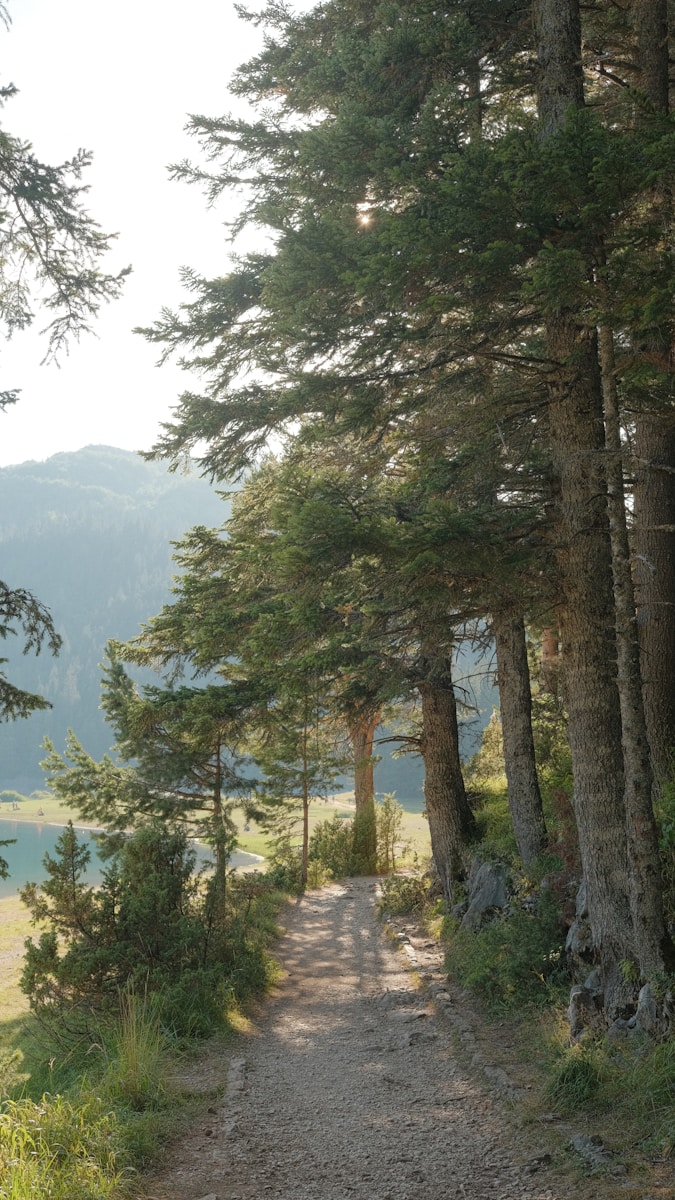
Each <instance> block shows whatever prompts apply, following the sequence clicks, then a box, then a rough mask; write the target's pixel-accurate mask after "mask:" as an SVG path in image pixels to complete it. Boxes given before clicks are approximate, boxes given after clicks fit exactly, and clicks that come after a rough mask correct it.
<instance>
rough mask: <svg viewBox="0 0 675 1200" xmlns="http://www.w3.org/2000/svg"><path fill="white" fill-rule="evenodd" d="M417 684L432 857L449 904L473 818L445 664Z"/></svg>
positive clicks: (438, 664)
mask: <svg viewBox="0 0 675 1200" xmlns="http://www.w3.org/2000/svg"><path fill="white" fill-rule="evenodd" d="M425 676H426V678H425V679H424V680H423V681H422V682H420V683H419V684H418V689H419V693H420V696H421V698H422V737H421V742H420V751H421V754H422V758H423V760H424V772H425V774H424V797H425V805H426V812H427V819H428V821H429V834H430V837H431V852H432V855H433V859H434V864H435V866H436V870H437V871H438V874H439V876H440V879H441V884H442V887H443V895H444V896H445V899H446V901H447V902H448V904H450V903H452V901H453V890H454V882H455V881H456V880H457V879H459V878H462V877H463V875H464V873H465V866H466V863H465V850H466V845H467V841H468V838H469V837H470V836H471V832H472V830H473V825H474V819H473V814H472V812H471V809H470V807H469V802H468V799H467V795H466V789H465V787H464V777H463V775H462V766H461V762H460V757H459V729H458V725H457V704H456V701H455V693H454V689H453V686H452V668H451V664H450V661H449V660H448V659H443V660H442V661H441V662H435V663H434V664H433V667H432V668H429V669H427V670H426V671H425Z"/></svg>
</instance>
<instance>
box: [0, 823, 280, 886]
mask: <svg viewBox="0 0 675 1200" xmlns="http://www.w3.org/2000/svg"><path fill="white" fill-rule="evenodd" d="M62 829H63V826H61V825H48V824H46V823H41V824H33V823H32V822H22V821H10V820H6V819H1V820H0V841H4V840H5V839H9V838H16V843H15V844H14V845H13V846H0V856H2V858H4V859H5V861H6V862H7V864H8V866H9V879H0V899H2V897H4V896H14V895H15V894H16V891H17V889H18V888H21V887H23V886H24V884H26V883H41V882H42V881H43V880H44V879H46V877H47V875H46V871H45V869H44V867H43V865H42V860H43V858H44V856H45V854H51V855H52V856H53V854H54V848H55V845H56V839H57V838H58V837H59V835H60V834H61V832H62ZM75 829H76V830H77V834H78V838H79V840H80V841H84V842H86V843H87V844H89V845H90V847H91V862H90V863H89V866H88V868H87V876H86V882H87V883H89V884H91V885H92V886H95V885H96V884H97V883H100V881H101V870H100V863H99V860H98V858H97V856H96V844H95V842H94V841H92V838H91V835H90V834H89V832H88V830H86V829H79V828H78V826H77V825H76V826H75ZM199 857H200V858H207V857H208V852H207V851H205V850H203V849H202V848H201V847H200V849H199ZM259 861H260V860H259V859H258V857H257V856H256V855H254V854H244V852H243V851H239V852H237V853H236V854H233V855H232V858H231V859H230V865H231V866H233V867H242V866H246V865H248V864H251V863H256V862H259Z"/></svg>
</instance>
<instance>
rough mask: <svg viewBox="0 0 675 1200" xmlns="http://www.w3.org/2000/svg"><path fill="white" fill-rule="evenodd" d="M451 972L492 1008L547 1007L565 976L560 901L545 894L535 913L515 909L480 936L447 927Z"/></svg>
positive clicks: (453, 923)
mask: <svg viewBox="0 0 675 1200" xmlns="http://www.w3.org/2000/svg"><path fill="white" fill-rule="evenodd" d="M444 935H445V938H446V940H447V941H448V949H447V953H446V966H447V969H448V972H449V973H450V974H451V975H453V976H454V978H455V979H457V981H458V982H459V983H460V984H461V985H462V986H463V987H466V988H467V989H468V990H469V991H471V992H473V993H474V994H475V995H476V996H478V998H479V999H480V1000H481V1001H482V1002H483V1003H484V1004H485V1005H486V1006H487V1007H488V1008H489V1009H493V1010H495V1009H502V1010H504V1009H513V1008H515V1007H517V1006H519V1005H523V1004H525V1005H531V1004H533V1003H539V1004H543V1003H545V1002H546V1001H547V1000H548V999H549V998H550V991H551V984H552V982H553V981H554V980H555V979H556V978H561V977H562V975H563V974H564V966H563V958H562V956H563V943H564V934H563V927H562V924H561V920H560V914H559V910H558V907H557V904H556V902H555V898H554V897H553V896H551V895H550V894H549V893H547V892H544V893H542V895H541V896H540V897H539V900H538V903H537V905H536V907H535V909H534V911H528V910H525V909H516V910H515V911H514V912H511V913H509V914H508V915H507V916H504V917H502V918H500V919H497V920H495V921H493V922H492V923H491V924H489V925H486V926H485V927H484V928H483V929H480V930H478V931H477V932H475V931H473V930H470V929H463V928H461V926H459V925H458V924H457V923H456V922H450V921H449V920H448V921H446V923H445V928H444Z"/></svg>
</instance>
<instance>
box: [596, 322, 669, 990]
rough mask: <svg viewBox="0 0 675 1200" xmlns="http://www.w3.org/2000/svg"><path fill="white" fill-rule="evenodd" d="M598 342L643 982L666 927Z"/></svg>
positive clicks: (621, 502)
mask: <svg viewBox="0 0 675 1200" xmlns="http://www.w3.org/2000/svg"><path fill="white" fill-rule="evenodd" d="M599 338H600V364H601V371H602V394H603V404H604V414H605V438H606V444H607V465H606V472H607V492H608V512H609V526H610V541H611V548H612V572H613V578H614V604H615V610H616V642H617V682H618V687H619V701H620V707H621V728H622V746H623V766H624V805H625V809H626V831H627V839H628V859H629V864H630V900H631V915H632V919H633V931H634V935H635V943H636V951H637V955H638V963H639V966H640V971H641V973H642V975H643V976H644V977H647V978H649V977H650V976H653V975H654V974H656V973H658V972H661V971H663V970H664V967H665V962H664V950H665V949H667V947H666V926H665V921H664V916H663V895H662V889H661V863H660V858H659V845H658V835H657V831H656V821H655V820H654V810H653V808H652V768H651V762H650V754H649V742H648V738H647V725H646V721H645V710H644V705H643V700H642V681H641V678H640V653H639V647H638V636H637V625H636V616H635V595H634V589H633V577H632V572H631V560H630V547H629V541H628V527H627V523H626V499H625V493H624V479H623V457H622V445H621V428H620V419H619V401H618V395H617V387H616V373H615V362H614V339H613V335H612V331H611V329H610V328H609V326H608V325H606V324H605V325H603V326H602V327H601V329H600V331H599ZM671 949H672V948H671Z"/></svg>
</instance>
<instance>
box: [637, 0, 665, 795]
mask: <svg viewBox="0 0 675 1200" xmlns="http://www.w3.org/2000/svg"><path fill="white" fill-rule="evenodd" d="M631 20H632V23H633V29H634V32H635V40H636V59H637V65H638V71H639V76H638V87H639V89H640V92H642V94H643V95H644V96H645V97H646V98H647V100H648V101H649V104H650V106H651V113H650V112H646V113H645V112H644V110H643V109H642V108H641V107H638V110H637V115H638V118H639V119H642V120H643V121H644V120H649V119H650V116H651V115H652V113H656V114H663V115H664V116H665V115H667V114H668V110H669V94H668V72H669V61H668V60H669V53H668V51H669V44H668V8H667V0H632V3H631ZM652 207H653V211H654V218H655V220H657V221H659V223H660V224H661V225H662V227H663V229H664V231H665V230H666V228H667V226H668V225H669V224H670V223H671V221H672V194H671V191H670V189H669V188H668V186H667V185H664V184H659V185H657V187H656V189H655V192H654V195H653V197H652ZM667 341H668V338H667V335H666V338H665V339H664V341H663V342H662V344H661V354H662V356H663V362H662V367H663V368H664V369H665V370H666V371H667V370H668V369H669V367H671V366H672V361H673V359H675V354H674V353H673V349H674V348H673V339H672V337H671V344H670V346H669V345H668V344H667ZM654 351H655V347H652V348H651V351H650V353H652V354H653V353H654ZM669 355H670V359H671V362H670V363H669V362H668V361H667V360H668V357H669ZM647 404H649V398H648V397H645V408H644V409H643V410H642V411H641V412H639V413H638V414H637V417H636V422H635V444H634V448H635V466H636V482H635V493H634V510H635V590H636V599H637V607H638V638H639V644H640V662H641V668H642V680H643V695H644V705H645V716H646V721H647V734H648V737H649V745H650V750H651V761H652V772H653V776H654V782H655V790H656V791H657V792H658V791H659V790H660V788H661V786H662V785H663V783H664V782H665V781H666V780H667V779H668V778H669V777H670V776H671V775H672V772H673V755H674V753H675V687H673V680H674V679H675V422H674V420H673V415H672V411H671V410H670V408H669V406H668V403H667V404H666V407H664V408H663V409H661V410H657V409H654V408H651V409H648V408H647V407H646V405H647Z"/></svg>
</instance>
